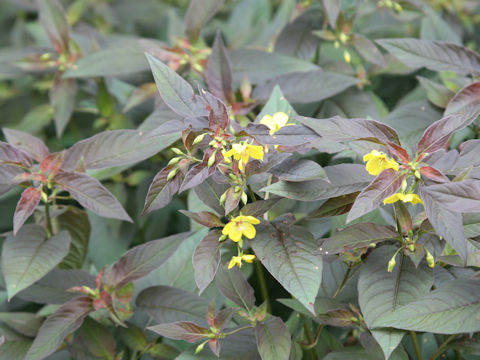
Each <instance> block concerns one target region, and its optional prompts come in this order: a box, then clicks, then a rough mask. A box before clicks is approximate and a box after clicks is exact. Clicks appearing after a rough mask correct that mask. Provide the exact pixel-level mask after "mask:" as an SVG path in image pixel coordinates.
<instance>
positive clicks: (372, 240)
mask: <svg viewBox="0 0 480 360" xmlns="http://www.w3.org/2000/svg"><path fill="white" fill-rule="evenodd" d="M395 237H398V233H397V232H396V231H395V230H394V229H393V228H392V227H391V226H384V225H378V224H374V223H360V224H354V225H352V226H349V227H347V228H345V229H343V230H340V231H336V232H335V234H333V235H332V236H331V237H329V238H326V239H323V240H324V241H323V242H322V243H321V246H320V251H321V252H322V253H324V254H338V253H341V252H344V251H346V250H351V249H356V248H359V247H366V246H369V245H370V244H376V243H378V242H380V241H383V240H388V239H393V238H395Z"/></svg>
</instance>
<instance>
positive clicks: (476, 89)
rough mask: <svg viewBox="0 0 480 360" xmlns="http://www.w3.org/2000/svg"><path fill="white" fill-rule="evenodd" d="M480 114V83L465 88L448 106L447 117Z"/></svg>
mask: <svg viewBox="0 0 480 360" xmlns="http://www.w3.org/2000/svg"><path fill="white" fill-rule="evenodd" d="M472 110H473V111H477V113H478V112H480V82H474V83H473V84H470V85H467V86H465V87H464V88H463V89H461V90H460V91H459V92H458V93H457V94H456V95H455V96H454V97H453V98H452V99H451V100H450V101H449V102H448V104H447V107H446V109H445V115H451V114H455V113H459V112H467V113H468V112H470V111H472Z"/></svg>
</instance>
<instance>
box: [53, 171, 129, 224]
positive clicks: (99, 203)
mask: <svg viewBox="0 0 480 360" xmlns="http://www.w3.org/2000/svg"><path fill="white" fill-rule="evenodd" d="M54 180H55V182H56V183H57V184H58V186H59V187H60V188H61V189H63V190H65V191H68V192H69V193H70V195H72V196H73V198H74V199H75V200H77V201H78V202H79V203H80V205H82V206H83V207H84V208H86V209H89V210H91V211H93V212H94V213H96V214H98V215H100V216H103V217H107V218H113V219H119V220H125V221H132V219H131V218H130V216H129V215H128V214H127V212H126V211H125V210H124V209H123V207H122V205H121V204H120V202H119V201H118V200H117V199H116V198H115V196H113V194H112V193H111V192H110V191H108V190H107V188H105V187H104V186H103V185H102V184H101V183H100V182H99V181H98V180H96V179H94V178H92V177H90V176H88V175H86V174H81V173H69V172H64V171H61V172H59V173H57V175H55V178H54Z"/></svg>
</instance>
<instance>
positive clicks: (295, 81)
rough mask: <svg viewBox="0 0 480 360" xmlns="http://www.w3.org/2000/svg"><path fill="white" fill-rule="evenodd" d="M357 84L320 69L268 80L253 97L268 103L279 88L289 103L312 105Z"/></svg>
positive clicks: (257, 88)
mask: <svg viewBox="0 0 480 360" xmlns="http://www.w3.org/2000/svg"><path fill="white" fill-rule="evenodd" d="M357 83H358V80H357V79H356V78H353V77H350V76H346V75H342V74H338V73H334V72H329V71H324V70H320V69H319V70H311V71H302V72H292V73H288V74H284V75H279V76H277V77H275V78H272V79H269V80H266V81H265V82H263V83H261V84H260V85H258V86H257V87H256V88H255V90H254V91H253V94H252V96H253V97H254V98H256V99H259V100H264V101H266V100H267V99H268V98H269V97H270V94H271V93H272V91H273V89H274V88H275V86H278V87H280V89H282V92H283V94H284V95H285V98H286V99H287V100H288V101H290V102H292V103H311V102H317V101H321V100H324V99H327V98H329V97H331V96H333V95H336V94H338V93H340V92H342V91H343V90H345V89H347V88H349V87H351V86H353V85H355V84H357Z"/></svg>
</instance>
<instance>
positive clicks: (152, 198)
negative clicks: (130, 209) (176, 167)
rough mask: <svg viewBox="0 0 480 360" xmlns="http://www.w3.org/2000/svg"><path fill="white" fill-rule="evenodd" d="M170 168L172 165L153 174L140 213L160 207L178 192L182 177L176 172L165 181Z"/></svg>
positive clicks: (166, 203)
mask: <svg viewBox="0 0 480 360" xmlns="http://www.w3.org/2000/svg"><path fill="white" fill-rule="evenodd" d="M172 170H173V168H172V167H170V166H167V167H166V168H164V169H162V170H160V172H158V173H157V175H155V177H154V178H153V180H152V183H151V184H150V187H149V188H148V192H147V196H146V197H145V205H144V207H143V211H142V215H145V214H148V213H150V212H152V211H154V210H158V209H161V208H163V207H165V206H167V205H168V204H169V203H170V201H172V199H173V196H174V195H175V194H176V193H177V192H178V190H179V189H180V185H181V183H182V177H181V176H180V175H178V174H177V175H176V176H175V177H174V178H173V179H171V180H170V181H167V177H168V174H169V173H170V171H172Z"/></svg>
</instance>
